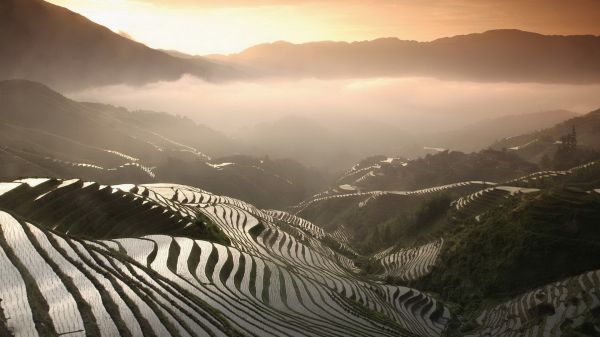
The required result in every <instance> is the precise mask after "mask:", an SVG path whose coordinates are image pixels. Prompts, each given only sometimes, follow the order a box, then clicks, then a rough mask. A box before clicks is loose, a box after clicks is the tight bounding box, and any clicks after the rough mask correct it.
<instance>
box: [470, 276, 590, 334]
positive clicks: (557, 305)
mask: <svg viewBox="0 0 600 337" xmlns="http://www.w3.org/2000/svg"><path fill="white" fill-rule="evenodd" d="M599 290H600V271H599V270H596V271H590V272H587V273H584V274H581V275H578V276H575V277H572V278H568V279H565V280H563V281H560V282H555V283H552V284H549V285H547V286H544V287H541V288H538V289H535V290H533V291H530V292H528V293H526V294H523V295H521V296H519V297H516V298H514V299H512V300H510V301H507V302H505V303H502V304H499V305H497V306H494V307H491V308H489V309H487V310H485V311H483V313H481V315H480V316H479V317H478V318H477V319H476V322H477V323H478V324H479V328H478V329H477V331H476V332H475V333H473V334H470V335H468V336H469V337H480V336H499V337H505V336H540V337H542V336H543V337H554V336H562V335H564V333H565V331H567V330H568V329H570V328H574V327H580V326H582V325H583V324H584V323H585V322H586V321H588V322H589V321H591V320H592V319H593V317H594V316H596V317H597V314H598V310H599V308H600V292H599ZM591 329H592V331H594V328H591ZM592 331H590V332H592ZM595 333H596V334H597V333H598V331H597V330H595Z"/></svg>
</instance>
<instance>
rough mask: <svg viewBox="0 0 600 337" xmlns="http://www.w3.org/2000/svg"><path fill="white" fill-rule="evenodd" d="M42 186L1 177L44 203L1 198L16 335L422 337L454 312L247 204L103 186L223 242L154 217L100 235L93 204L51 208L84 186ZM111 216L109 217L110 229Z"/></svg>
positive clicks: (5, 194) (168, 189)
mask: <svg viewBox="0 0 600 337" xmlns="http://www.w3.org/2000/svg"><path fill="white" fill-rule="evenodd" d="M46 183H47V181H46V180H39V179H30V180H26V181H21V182H11V183H4V184H0V193H1V195H0V197H2V198H3V200H4V201H5V202H6V201H7V200H8V201H10V200H13V199H14V198H17V197H18V198H20V199H21V200H23V201H25V202H33V203H37V204H38V205H39V206H41V207H45V208H46V214H45V216H44V217H43V218H38V220H39V222H34V221H32V220H30V218H29V216H17V215H14V214H13V213H12V212H13V210H14V209H15V208H14V207H19V206H18V204H14V205H13V206H10V205H8V204H6V203H4V204H3V206H2V207H3V208H5V209H6V210H7V212H8V213H7V212H0V229H1V231H0V268H1V269H2V271H3V272H2V273H1V274H0V278H2V280H3V281H5V282H2V283H1V285H0V298H3V299H7V300H6V301H3V302H2V303H1V305H2V308H3V309H4V312H5V313H6V316H7V317H9V318H8V319H7V326H8V327H9V328H10V329H12V330H13V331H14V332H15V333H16V334H18V335H21V334H26V335H37V334H39V335H48V334H53V333H57V334H65V333H68V332H75V331H85V333H86V335H87V334H99V335H103V336H104V335H116V334H119V335H140V334H144V335H159V336H205V335H214V336H241V335H254V336H315V337H317V336H423V337H425V336H427V337H429V336H439V335H441V334H442V332H443V331H444V329H445V327H446V324H447V322H448V320H449V318H450V313H449V311H448V309H447V308H445V307H444V306H443V305H441V304H440V303H439V302H437V301H436V300H435V299H433V298H432V297H430V296H428V295H426V294H423V293H421V292H419V291H417V290H416V289H410V288H406V287H398V286H392V285H386V284H381V283H378V282H374V281H371V280H368V279H365V278H362V277H359V276H358V275H356V270H357V268H356V267H355V266H354V265H353V263H352V261H351V260H349V259H348V258H346V257H345V256H343V255H341V254H339V253H338V252H337V251H335V250H333V249H331V248H330V247H329V246H328V245H326V244H324V242H323V241H322V240H320V239H319V238H318V237H317V236H315V234H314V232H313V231H311V230H310V228H309V227H302V226H299V225H298V223H297V222H295V221H293V220H292V219H288V220H284V219H283V218H277V219H276V218H274V217H273V216H272V215H271V213H270V212H265V211H262V210H259V209H257V208H255V207H254V206H252V205H250V204H247V203H245V202H242V201H239V200H236V199H232V198H229V197H223V196H218V195H213V194H210V193H207V192H205V191H203V190H200V189H197V188H193V187H188V186H182V185H173V184H150V185H137V186H136V185H120V186H103V187H101V189H104V190H106V191H107V194H109V195H112V197H111V198H112V199H113V200H114V201H115V202H116V201H117V200H118V199H120V198H121V197H123V196H128V197H129V198H134V199H139V200H140V201H146V202H148V203H152V204H154V205H155V206H156V207H157V208H158V209H162V210H164V211H173V212H179V213H181V214H182V215H184V216H185V217H186V218H188V219H190V220H193V219H198V218H200V219H206V221H210V222H212V223H213V224H215V225H216V226H218V228H219V230H221V231H222V232H224V233H225V234H226V235H227V237H228V239H229V240H230V244H229V245H223V244H218V243H214V242H211V241H208V240H207V239H206V238H205V237H202V236H199V237H198V236H197V237H196V238H190V237H184V236H170V235H164V234H161V232H162V231H163V230H164V229H165V228H166V227H163V228H162V229H161V226H152V227H151V228H152V229H153V230H154V231H155V233H154V234H146V235H144V236H139V237H138V236H130V235H129V234H126V233H119V232H118V231H115V232H114V233H115V235H114V236H113V237H112V238H111V239H104V240H98V239H93V234H92V233H93V232H94V231H95V226H91V225H88V226H86V225H85V223H84V222H82V221H80V220H81V219H83V218H85V217H86V216H88V215H86V213H87V212H89V211H91V210H92V209H87V210H86V209H81V210H80V213H79V214H77V215H73V214H68V213H64V212H62V210H59V209H57V210H55V211H54V212H53V210H52V208H51V207H50V206H51V204H52V202H54V201H55V200H56V198H55V197H54V198H47V197H44V196H43V195H44V194H43V193H44V191H43V190H44V189H48V188H49V189H50V190H51V192H52V194H55V195H56V194H63V200H68V199H69V198H70V196H73V194H72V193H71V192H73V191H79V192H77V193H78V194H79V195H81V194H85V193H87V192H86V191H85V190H86V187H85V186H86V183H84V182H81V183H79V185H77V186H75V189H73V186H72V183H71V184H65V183H67V181H63V182H62V183H61V184H58V185H56V184H54V185H53V186H43V184H46ZM25 185H27V186H25ZM92 185H93V184H92ZM92 185H89V186H92ZM93 186H96V187H95V188H94V190H95V189H97V185H93ZM23 190H27V191H29V194H28V195H23V194H22V192H23ZM36 191H37V193H42V197H41V198H36V197H35V195H36V193H34V192H36ZM34 213H35V211H33V212H32V213H29V214H34ZM22 214H23V213H22ZM52 214H53V215H54V216H53V217H51V215H52ZM121 219H123V218H121ZM118 220H119V218H118V217H117V218H115V219H107V221H106V222H105V225H106V226H109V228H110V226H114V229H115V230H118V229H119V228H122V227H121V226H119V223H118V222H117V221H118ZM72 222H76V223H78V224H79V225H78V226H77V227H78V228H79V229H81V230H86V229H87V230H88V234H89V236H88V237H87V239H82V238H81V236H80V235H65V233H70V230H69V228H74V227H70V226H68V224H69V223H72ZM194 223H196V222H194ZM56 224H63V225H60V226H56ZM191 226H196V225H195V224H192V225H191ZM324 235H326V236H328V234H324ZM7 282H10V284H12V285H14V287H5V286H4V285H6V284H7ZM49 285H52V287H49ZM14 289H17V291H15V290H14ZM58 303H61V305H58ZM46 307H49V308H51V309H50V310H49V311H48V310H45V308H46Z"/></svg>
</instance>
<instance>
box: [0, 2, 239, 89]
mask: <svg viewBox="0 0 600 337" xmlns="http://www.w3.org/2000/svg"><path fill="white" fill-rule="evenodd" d="M0 64H1V65H2V67H0V79H11V78H26V79H30V80H35V81H40V82H43V83H46V84H49V85H53V86H57V87H60V88H62V89H80V88H82V87H89V86H100V85H108V84H121V83H127V84H143V83H147V82H153V81H159V80H176V79H178V78H180V77H181V76H182V75H183V74H192V75H194V76H197V77H201V78H205V79H219V78H224V77H228V76H231V75H232V74H234V73H235V71H234V70H232V69H230V68H228V67H226V66H223V65H221V64H219V63H215V62H211V61H209V60H206V59H195V60H183V59H180V58H175V57H172V56H170V55H168V54H166V53H163V52H161V51H158V50H155V49H152V48H149V47H147V46H145V45H143V44H141V43H138V42H135V41H132V40H129V39H127V38H125V37H122V36H120V35H119V34H116V33H114V32H112V31H111V30H109V29H108V28H105V27H103V26H101V25H98V24H96V23H94V22H92V21H90V20H88V19H86V18H85V17H83V16H81V15H79V14H77V13H74V12H71V11H69V10H67V9H65V8H62V7H59V6H55V5H53V4H50V3H48V2H45V1H42V0H4V1H2V3H0Z"/></svg>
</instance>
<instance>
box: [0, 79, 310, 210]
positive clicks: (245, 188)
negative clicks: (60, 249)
mask: <svg viewBox="0 0 600 337" xmlns="http://www.w3.org/2000/svg"><path fill="white" fill-rule="evenodd" d="M0 105H1V106H2V109H0V143H1V144H2V145H1V147H0V159H1V160H2V162H3V165H2V166H1V167H0V177H2V179H4V180H7V179H8V180H10V179H16V178H20V177H31V176H34V177H35V176H51V177H55V178H73V177H77V178H81V179H87V180H92V181H98V182H100V183H104V184H115V183H148V182H155V181H172V182H180V183H186V184H190V185H201V186H205V188H207V189H209V190H212V191H220V192H223V193H226V194H228V195H232V196H237V197H243V198H246V199H248V200H251V201H253V202H256V203H258V204H260V205H261V206H264V205H266V204H270V205H272V206H283V205H284V204H288V203H292V202H294V201H298V200H301V199H302V198H304V197H305V194H306V193H307V190H306V187H305V186H310V183H308V180H310V181H314V182H316V184H318V182H319V178H318V174H317V173H316V172H314V171H310V170H308V169H307V168H305V167H304V166H302V165H300V164H298V163H297V162H295V161H292V160H270V159H268V158H263V159H261V158H252V157H245V156H227V157H223V155H224V154H229V153H235V152H236V151H238V150H240V147H241V146H239V144H238V143H237V142H235V141H233V140H231V139H229V138H228V137H226V136H225V135H223V134H221V133H219V132H217V131H214V130H212V129H210V128H208V127H206V126H203V125H199V124H197V123H195V122H193V121H191V120H190V119H187V118H183V117H177V116H173V115H169V114H167V113H159V112H152V111H128V110H126V109H124V108H118V107H114V106H110V105H103V104H98V103H86V102H76V101H73V100H70V99H68V98H66V97H64V96H62V95H61V94H59V93H57V92H55V91H53V90H51V89H50V88H48V87H47V86H45V85H43V84H40V83H37V82H31V81H27V80H7V81H0ZM73 125H76V127H73ZM213 158H214V159H213ZM312 178H314V179H312ZM305 183H306V184H305ZM276 194H277V195H278V196H277V197H276V198H275V197H273V196H274V195H276ZM274 200H279V201H278V202H280V204H277V202H276V203H275V204H273V203H272V201H274Z"/></svg>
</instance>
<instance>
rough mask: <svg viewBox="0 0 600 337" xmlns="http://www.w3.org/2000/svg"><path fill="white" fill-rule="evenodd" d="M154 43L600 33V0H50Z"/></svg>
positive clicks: (186, 45) (235, 47)
mask: <svg viewBox="0 0 600 337" xmlns="http://www.w3.org/2000/svg"><path fill="white" fill-rule="evenodd" d="M48 1H49V2H51V3H54V4H57V5H60V6H64V7H67V8H69V9H71V10H73V11H75V12H78V13H80V14H82V15H84V16H86V17H88V18H89V19H91V20H93V21H95V22H97V23H99V24H102V25H104V26H107V27H108V28H110V29H112V30H113V31H115V32H125V33H126V34H128V35H129V36H131V37H132V38H134V39H135V40H137V41H140V42H142V43H145V44H147V45H149V46H150V47H153V48H162V49H174V50H179V51H182V52H185V53H190V54H197V55H205V54H212V53H235V52H239V51H241V50H243V49H245V48H247V47H250V46H253V45H256V44H259V43H264V42H273V41H278V40H286V41H290V42H295V43H301V42H308V41H321V40H340V41H357V40H367V39H374V38H378V37H390V36H394V37H399V38H401V39H411V40H421V41H423V40H432V39H435V38H439V37H445V36H452V35H457V34H467V33H473V32H482V31H485V30H489V29H496V28H516V29H523V30H528V31H535V32H539V33H545V34H594V35H600V19H598V18H600V1H598V0H569V1H565V0H363V1H359V0H320V1H318V0H304V1H302V0H278V1H277V0H234V1H222V0H48Z"/></svg>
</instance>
